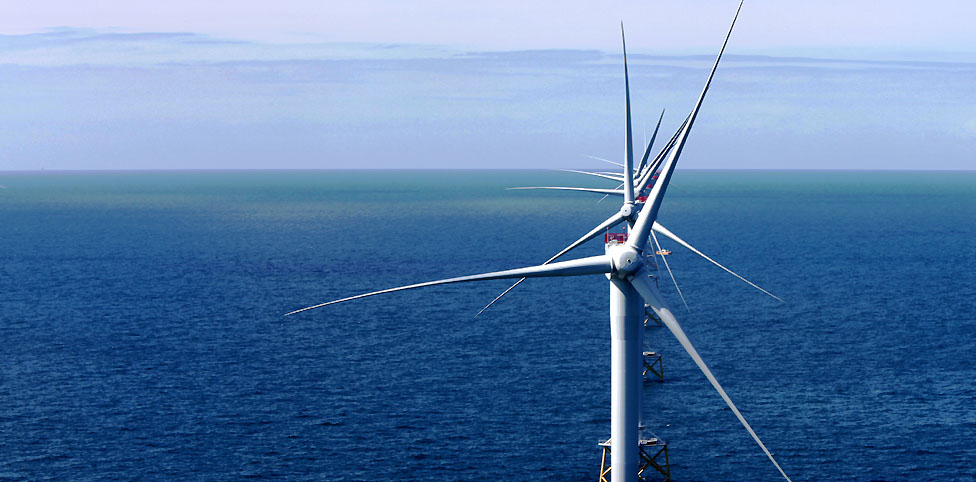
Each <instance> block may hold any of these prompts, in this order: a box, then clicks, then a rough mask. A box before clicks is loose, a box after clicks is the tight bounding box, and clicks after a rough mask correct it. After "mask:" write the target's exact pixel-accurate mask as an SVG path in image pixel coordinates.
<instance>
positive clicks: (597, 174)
mask: <svg viewBox="0 0 976 482" xmlns="http://www.w3.org/2000/svg"><path fill="white" fill-rule="evenodd" d="M556 170H557V171H561V172H575V173H576V174H586V175H588V176H595V177H602V178H604V179H610V180H611V181H617V182H620V181H623V177H622V176H621V175H620V174H616V173H614V174H605V173H602V172H590V171H577V170H575V169H556Z"/></svg>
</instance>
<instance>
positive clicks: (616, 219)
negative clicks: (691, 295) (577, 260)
mask: <svg viewBox="0 0 976 482" xmlns="http://www.w3.org/2000/svg"><path fill="white" fill-rule="evenodd" d="M626 219H627V218H625V217H623V216H621V215H620V213H616V214H614V215H613V216H610V217H609V218H607V220H606V221H603V222H602V223H600V224H599V225H597V227H595V228H593V229H592V230H590V232H588V233H586V234H584V235H583V236H582V237H581V238H579V239H577V240H576V241H573V243H572V244H570V245H569V246H566V247H565V248H563V250H562V251H560V252H558V253H556V254H555V255H554V256H553V257H551V258H549V259H547V260H546V262H545V263H542V265H543V266H544V265H547V264H549V263H551V262H553V261H555V260H556V259H558V258H559V257H561V256H562V255H564V254H566V253H568V252H570V251H572V250H574V249H576V248H577V247H579V246H580V245H582V244H583V243H585V242H587V241H589V240H591V239H593V238H595V237H597V236H599V235H600V233H602V232H603V231H605V230H607V229H610V228H612V227H614V226H616V225H618V224H620V223H622V222H624V221H625V220H626ZM523 281H525V278H522V279H520V280H518V281H516V282H515V284H513V285H512V286H509V287H508V289H507V290H505V291H502V294H500V295H498V296H496V297H495V299H493V300H491V303H488V304H487V305H485V307H484V308H482V309H481V311H479V312H478V314H477V315H474V317H475V318H477V317H478V315H480V314H482V313H484V312H485V310H487V309H488V308H490V307H491V305H493V304H495V302H496V301H498V300H500V299H501V298H502V296H505V295H506V294H508V292H509V291H512V289H514V288H515V287H516V286H518V285H519V284H521V283H522V282H523Z"/></svg>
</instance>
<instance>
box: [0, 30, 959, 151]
mask: <svg viewBox="0 0 976 482" xmlns="http://www.w3.org/2000/svg"><path fill="white" fill-rule="evenodd" d="M629 58H630V61H631V76H632V77H631V81H632V88H633V98H634V112H635V126H637V129H638V132H637V134H636V137H637V138H638V139H640V138H641V137H642V136H641V131H642V130H643V127H644V126H645V124H650V123H652V122H653V121H655V120H656V116H657V114H658V113H659V112H660V109H661V108H667V112H668V113H667V114H666V116H665V121H664V129H666V130H673V129H674V128H675V127H676V126H677V124H678V123H679V122H680V119H681V118H683V116H684V114H685V113H686V112H687V110H688V109H689V108H690V106H691V103H692V102H693V101H694V99H695V98H696V97H697V95H698V92H699V90H700V89H701V82H702V81H703V79H704V77H705V75H706V73H707V70H708V67H709V66H710V64H711V62H712V61H713V60H714V57H713V56H712V55H686V56H664V55H650V54H646V53H645V54H639V53H635V54H632V55H631V56H630V57H629ZM620 61H621V56H620V54H619V53H618V52H615V51H613V52H602V51H599V50H573V49H560V50H516V51H488V52H485V51H465V50H458V49H452V48H445V47H437V46H424V45H400V44H359V43H292V44H269V43H262V42H241V41H225V40H223V39H221V38H217V37H212V36H208V35H199V34H193V33H185V32H183V33H179V32H177V33H166V32H146V33H132V32H129V33H119V32H112V31H98V30H91V29H68V28H61V29H55V30H51V31H48V32H44V33H37V34H27V35H6V36H0V105H4V109H2V110H0V125H2V126H4V129H2V130H0V170H3V169H35V168H40V167H47V168H51V169H54V168H61V169H70V168H79V169H80V168H176V167H207V168H235V167H294V168H316V167H319V168H327V167H335V168H348V167H361V166H363V165H368V166H374V167H457V166H464V167H536V168H547V167H567V166H568V167H578V166H586V165H588V164H589V162H590V161H588V160H587V159H586V158H584V157H583V156H582V154H594V155H599V156H602V157H612V158H615V157H619V153H620V151H621V146H620V144H621V142H622V132H621V131H622V125H623V124H622V107H621V105H622V79H621V77H622V66H621V63H620ZM973 78H976V63H965V62H931V61H917V60H898V61H879V60H872V59H865V60H856V59H840V60H837V59H823V58H803V57H775V56H761V55H728V56H727V57H726V58H725V60H724V61H723V64H722V66H721V67H720V71H719V74H718V76H717V77H716V79H715V83H714V85H713V88H712V90H711V91H710V94H709V98H708V100H707V101H706V103H705V106H704V108H703V110H702V114H701V117H700V118H699V123H698V124H697V125H696V129H695V132H694V133H693V139H694V141H693V142H691V143H689V146H688V149H687V151H686V154H685V158H684V159H685V160H684V161H683V166H684V167H689V168H783V167H790V168H859V169H870V168H880V167H883V168H911V167H920V166H921V167H926V168H944V169H959V168H971V166H970V165H969V163H971V160H972V158H973V157H974V155H973V154H974V152H976V135H974V132H976V125H974V120H973V118H972V112H976V93H974V92H973V90H972V79H973ZM960 126H962V127H960ZM960 133H963V134H964V135H962V136H960ZM933 148H934V149H935V151H933ZM933 152H935V155H934V156H933Z"/></svg>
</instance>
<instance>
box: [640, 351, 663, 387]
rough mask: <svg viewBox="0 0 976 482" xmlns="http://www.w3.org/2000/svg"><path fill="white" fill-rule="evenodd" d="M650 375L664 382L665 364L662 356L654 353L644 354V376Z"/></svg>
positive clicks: (646, 352) (647, 352)
mask: <svg viewBox="0 0 976 482" xmlns="http://www.w3.org/2000/svg"><path fill="white" fill-rule="evenodd" d="M648 373H650V374H652V375H654V376H656V377H657V379H658V380H659V381H662V382H663V381H664V364H663V363H662V362H661V354H660V353H655V352H653V351H645V352H644V372H643V373H641V375H643V376H645V377H646V376H648V375H647V374H648Z"/></svg>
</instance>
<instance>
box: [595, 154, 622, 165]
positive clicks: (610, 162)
mask: <svg viewBox="0 0 976 482" xmlns="http://www.w3.org/2000/svg"><path fill="white" fill-rule="evenodd" d="M586 157H589V158H590V159H596V160H598V161H603V162H606V163H607V164H613V165H614V166H617V167H624V165H623V164H622V163H619V162H616V161H611V160H610V159H604V158H602V157H596V156H590V155H587V156H586Z"/></svg>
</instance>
